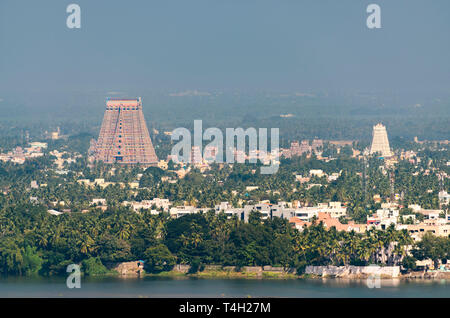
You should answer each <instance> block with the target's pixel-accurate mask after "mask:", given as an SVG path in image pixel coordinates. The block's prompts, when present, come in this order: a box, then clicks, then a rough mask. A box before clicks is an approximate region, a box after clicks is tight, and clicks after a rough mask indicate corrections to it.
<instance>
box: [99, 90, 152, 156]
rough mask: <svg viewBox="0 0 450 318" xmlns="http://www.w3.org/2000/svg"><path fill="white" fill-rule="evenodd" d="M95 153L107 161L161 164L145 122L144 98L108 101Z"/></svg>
mask: <svg viewBox="0 0 450 318" xmlns="http://www.w3.org/2000/svg"><path fill="white" fill-rule="evenodd" d="M94 154H95V155H94V156H95V159H96V160H99V161H103V162H105V163H116V162H117V163H124V164H137V163H140V164H144V165H156V164H157V163H158V157H156V153H155V149H154V148H153V144H152V140H151V139H150V135H149V133H148V129H147V125H146V124H145V119H144V113H143V112H142V100H141V98H138V99H112V98H110V99H108V100H107V102H106V111H105V116H104V117H103V122H102V127H101V129H100V135H99V137H98V140H97V142H96V144H95V151H94Z"/></svg>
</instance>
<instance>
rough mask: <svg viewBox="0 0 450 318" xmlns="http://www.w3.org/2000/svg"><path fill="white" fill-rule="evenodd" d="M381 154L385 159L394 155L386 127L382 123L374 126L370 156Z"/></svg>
mask: <svg viewBox="0 0 450 318" xmlns="http://www.w3.org/2000/svg"><path fill="white" fill-rule="evenodd" d="M377 152H378V153H381V156H383V157H391V156H392V155H393V153H392V152H391V148H390V147H389V139H388V135H387V131H386V127H385V126H383V125H382V124H381V123H380V124H377V125H375V126H373V138H372V145H371V146H370V154H374V153H377Z"/></svg>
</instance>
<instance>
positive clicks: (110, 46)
mask: <svg viewBox="0 0 450 318" xmlns="http://www.w3.org/2000/svg"><path fill="white" fill-rule="evenodd" d="M70 3H76V4H78V5H80V7H81V29H69V28H67V26H66V18H67V16H68V13H66V7H67V5H69V4H70ZM370 3H376V4H378V5H379V6H380V7H381V23H382V28H381V29H372V30H371V29H368V28H367V26H366V19H367V16H368V13H366V7H367V6H368V5H369V4H370ZM449 33H450V1H448V0H395V1H392V0H389V1H384V0H371V1H365V0H305V1H302V0H271V1H269V0H189V1H186V0H161V1H152V0H142V1H138V0H130V1H114V0H95V1H91V0H71V1H65V0H41V1H35V0H33V1H31V0H30V1H24V0H0V100H2V99H3V98H4V95H8V94H13V95H14V94H17V95H26V94H31V93H33V92H50V93H51V92H58V93H60V94H64V93H65V92H74V91H76V92H92V91H102V92H105V94H106V93H111V94H113V93H114V92H116V93H120V92H124V91H130V90H133V91H137V92H139V91H144V90H167V91H170V92H179V91H181V92H182V91H185V90H199V91H209V90H217V89H219V90H220V89H224V90H227V89H230V90H235V89H236V90H281V91H298V92H314V91H342V92H366V91H376V92H385V91H386V92H392V91H401V92H406V93H408V92H425V93H430V92H431V93H441V92H445V93H448V92H450V58H449V57H450V36H449Z"/></svg>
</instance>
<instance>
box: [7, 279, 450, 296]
mask: <svg viewBox="0 0 450 318" xmlns="http://www.w3.org/2000/svg"><path fill="white" fill-rule="evenodd" d="M247 296H253V297H450V281H448V280H447V281H445V280H434V281H431V280H417V281H399V280H382V281H381V288H368V287H367V285H366V281H365V280H361V281H349V280H343V279H327V280H306V279H297V280H244V279H171V278H143V279H137V278H127V279H122V278H114V277H108V278H82V280H81V288H80V289H68V288H67V287H66V284H65V278H64V277H56V278H15V277H14V278H1V279H0V297H247Z"/></svg>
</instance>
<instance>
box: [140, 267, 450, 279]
mask: <svg viewBox="0 0 450 318" xmlns="http://www.w3.org/2000/svg"><path fill="white" fill-rule="evenodd" d="M143 277H161V278H204V279H263V280H270V279H272V280H289V279H305V278H310V279H316V280H321V279H329V278H336V279H347V280H355V281H356V280H361V279H365V278H368V277H371V275H369V274H366V273H359V274H348V275H342V274H341V275H317V274H312V273H304V274H301V275H297V274H295V273H289V272H284V271H260V272H255V271H245V270H243V271H233V270H223V269H214V270H211V269H205V270H203V271H199V272H196V273H189V272H180V271H178V270H172V271H168V272H160V273H144V274H143ZM379 277H380V278H381V279H398V280H433V279H444V280H450V272H427V273H424V272H412V273H407V274H399V275H397V276H395V277H392V276H391V275H385V274H382V275H380V276H379Z"/></svg>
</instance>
